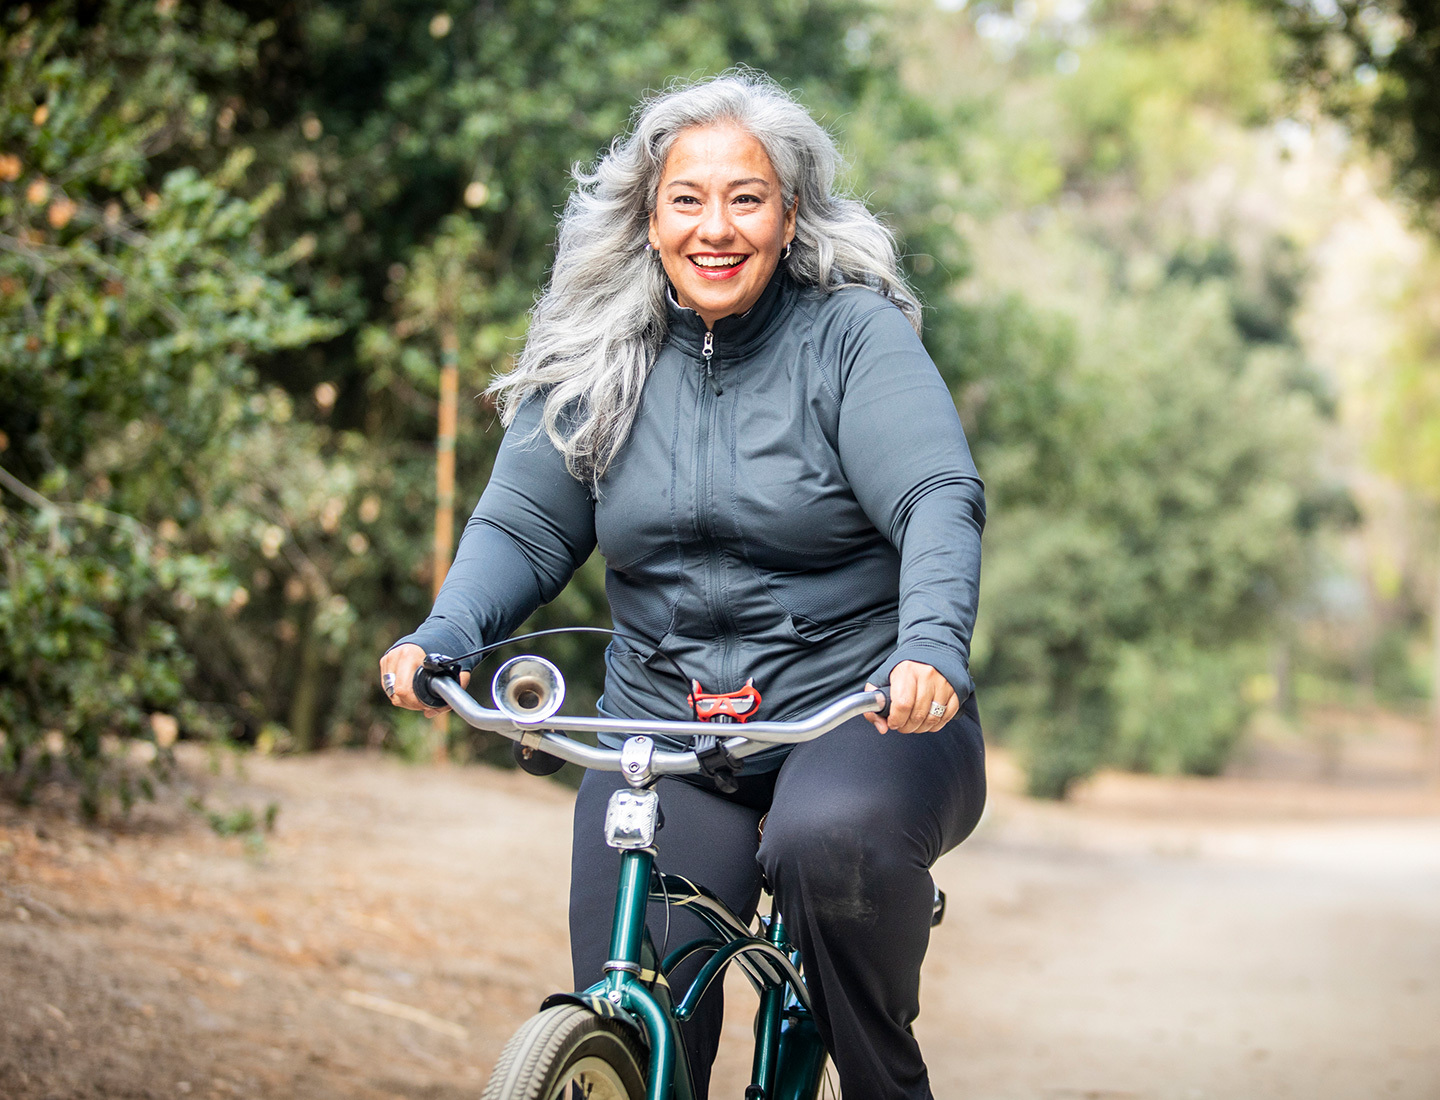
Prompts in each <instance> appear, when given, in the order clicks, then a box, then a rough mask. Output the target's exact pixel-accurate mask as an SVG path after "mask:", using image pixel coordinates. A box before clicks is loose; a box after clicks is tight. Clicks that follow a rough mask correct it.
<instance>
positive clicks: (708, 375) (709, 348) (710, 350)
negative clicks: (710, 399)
mask: <svg viewBox="0 0 1440 1100" xmlns="http://www.w3.org/2000/svg"><path fill="white" fill-rule="evenodd" d="M700 354H701V355H703V356H704V357H705V360H704V361H705V381H707V382H709V383H710V388H711V389H712V390H714V391H715V396H716V397H719V396H720V395H721V394H722V393H724V392H725V391H724V390H722V389H721V388H720V379H719V378H717V377H716V376H715V368H714V367H712V366H711V364H710V360H711V359H712V358H714V355H715V334H714V333H713V332H707V333H705V346H704V347H703V348H701V349H700Z"/></svg>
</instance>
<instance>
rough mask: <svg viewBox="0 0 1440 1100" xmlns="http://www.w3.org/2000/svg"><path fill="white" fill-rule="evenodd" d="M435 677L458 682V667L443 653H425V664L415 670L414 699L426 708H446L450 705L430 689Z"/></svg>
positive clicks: (452, 659) (453, 660)
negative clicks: (447, 678) (443, 677)
mask: <svg viewBox="0 0 1440 1100" xmlns="http://www.w3.org/2000/svg"><path fill="white" fill-rule="evenodd" d="M437 676H448V677H450V678H451V679H452V680H457V681H458V680H459V678H460V666H459V664H458V663H457V662H456V661H455V659H454V658H452V657H446V656H445V655H444V654H443V653H427V654H426V655H425V663H424V664H423V665H421V666H420V667H419V668H417V669H416V670H415V685H414V686H415V698H417V699H419V700H420V702H422V703H424V704H425V705H426V706H427V707H448V706H449V705H450V704H449V703H447V702H446V701H445V700H444V699H442V698H441V697H440V696H439V695H438V694H437V693H436V691H435V689H434V688H433V687H431V684H432V683H433V681H434V679H435V677H437Z"/></svg>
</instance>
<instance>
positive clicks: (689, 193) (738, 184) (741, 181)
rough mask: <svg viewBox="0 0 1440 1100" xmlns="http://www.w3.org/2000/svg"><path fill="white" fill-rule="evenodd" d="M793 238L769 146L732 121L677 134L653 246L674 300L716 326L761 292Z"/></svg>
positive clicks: (653, 221) (654, 218) (653, 225)
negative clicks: (671, 288) (765, 146)
mask: <svg viewBox="0 0 1440 1100" xmlns="http://www.w3.org/2000/svg"><path fill="white" fill-rule="evenodd" d="M794 236H795V207H794V205H793V204H792V205H791V207H790V209H788V210H787V209H786V208H785V201H784V198H783V197H782V195H781V193H780V180H779V177H777V176H776V175H775V169H774V168H773V167H772V166H771V164H770V158H769V157H768V156H766V155H765V148H764V146H762V145H761V144H760V143H759V142H758V141H756V140H755V138H753V137H752V136H751V135H750V134H749V133H748V132H746V131H745V130H742V129H741V128H740V127H738V126H736V125H734V124H720V125H715V126H696V127H693V128H692V129H689V130H684V131H682V132H681V133H680V135H679V136H678V137H677V138H676V139H675V144H674V145H673V146H671V148H670V155H669V157H668V158H666V161H665V170H664V172H662V173H661V175H660V188H659V193H658V194H657V196H656V203H655V212H654V213H653V214H651V215H650V245H651V247H653V248H654V249H655V250H656V251H657V252H659V253H660V262H661V264H663V265H664V267H665V274H666V275H668V276H670V283H671V285H672V286H673V287H674V288H675V298H676V300H677V301H678V302H679V303H680V304H681V305H682V306H685V307H686V308H687V309H693V310H694V311H695V312H696V313H698V314H700V316H701V317H702V318H704V320H705V324H706V325H707V326H709V327H711V328H713V327H714V325H715V322H716V321H718V320H719V319H720V318H721V317H729V316H731V315H733V314H739V313H744V312H745V311H746V310H747V309H749V308H750V307H751V306H753V305H754V304H755V303H756V301H758V300H759V298H760V293H761V292H762V291H763V290H764V289H765V284H766V283H768V282H769V281H770V276H771V275H773V274H774V272H775V265H776V264H778V263H779V262H780V253H781V251H782V250H783V249H784V248H785V246H786V245H787V244H789V243H790V241H791V239H792V238H793V237H794Z"/></svg>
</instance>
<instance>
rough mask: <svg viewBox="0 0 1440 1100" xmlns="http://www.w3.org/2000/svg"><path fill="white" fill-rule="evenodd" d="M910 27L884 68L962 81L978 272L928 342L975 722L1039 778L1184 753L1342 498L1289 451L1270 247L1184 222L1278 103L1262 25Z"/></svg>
mask: <svg viewBox="0 0 1440 1100" xmlns="http://www.w3.org/2000/svg"><path fill="white" fill-rule="evenodd" d="M917 18H918V21H919V25H920V31H919V33H918V34H917V39H918V40H921V41H924V42H927V43H930V44H931V45H930V52H929V55H928V57H921V58H918V59H917V60H915V61H914V62H913V63H912V65H913V72H912V77H911V78H912V80H913V81H915V82H917V83H922V82H923V83H924V84H925V85H926V86H940V87H944V86H945V82H946V79H947V77H946V71H947V69H948V68H950V67H951V66H952V65H953V59H954V58H956V57H959V58H960V59H961V66H960V67H961V68H962V69H963V71H964V72H965V74H966V76H965V78H964V80H963V81H958V82H954V83H952V84H951V86H950V87H949V88H948V89H947V91H948V94H949V95H951V96H953V97H957V98H958V97H961V96H964V95H966V94H967V89H973V88H979V89H982V90H984V91H983V98H982V99H981V102H980V104H979V105H978V106H976V107H974V108H973V109H972V112H971V118H972V122H971V126H970V132H969V137H968V140H969V145H970V147H971V149H972V151H973V156H972V158H971V175H970V178H969V179H968V181H967V182H966V185H965V187H964V188H963V191H964V195H965V198H964V199H963V200H962V203H961V206H962V207H964V208H965V211H964V213H963V214H961V215H960V220H961V221H962V223H963V224H965V225H967V226H968V227H969V232H970V235H971V237H972V243H973V245H974V247H975V248H976V253H977V260H976V263H977V265H978V275H979V278H978V279H977V280H975V285H973V286H961V287H959V288H957V290H956V291H952V293H951V294H949V295H948V296H947V297H948V303H947V306H946V307H945V309H946V310H947V311H948V312H950V313H952V314H953V315H954V316H953V317H952V319H950V320H949V322H948V328H949V330H950V331H953V332H956V333H958V334H959V336H960V339H959V341H958V344H957V346H956V348H955V350H954V352H953V353H952V354H949V355H945V356H937V358H939V359H940V361H941V363H942V369H945V370H947V371H948V372H949V376H950V378H951V381H952V386H953V387H954V390H955V393H956V398H957V405H958V407H959V408H960V410H961V414H962V417H964V418H965V422H966V428H967V431H968V433H969V434H970V437H971V441H972V446H973V449H974V451H975V456H976V461H977V464H978V465H979V467H980V469H981V471H982V473H983V475H984V476H985V478H986V484H987V497H988V499H989V502H990V511H991V518H990V522H989V524H988V526H987V530H986V552H985V560H986V565H985V571H984V576H983V586H982V599H981V621H980V624H979V628H978V631H977V636H976V644H975V653H974V659H973V664H974V666H975V670H976V676H977V681H978V682H979V683H980V684H981V685H983V687H982V691H981V695H982V705H983V707H984V710H985V714H986V719H987V730H988V731H990V732H992V733H994V734H996V735H998V736H1000V737H1001V738H1002V739H1004V740H1006V741H1008V742H1009V743H1011V744H1012V745H1013V746H1014V747H1015V748H1016V749H1017V750H1018V751H1019V753H1020V756H1021V759H1022V761H1023V763H1024V764H1025V768H1026V774H1027V782H1028V787H1029V789H1030V791H1031V792H1032V793H1034V794H1038V795H1043V796H1048V797H1060V796H1063V795H1064V794H1065V793H1066V791H1067V790H1068V789H1069V787H1070V786H1071V784H1073V783H1074V782H1075V780H1077V779H1079V778H1082V777H1083V776H1085V775H1087V774H1089V773H1090V772H1092V771H1093V770H1094V769H1095V768H1097V767H1099V766H1101V765H1104V764H1117V765H1121V766H1125V767H1131V768H1137V769H1141V770H1150V771H1162V772H1199V773H1213V772H1215V771H1217V770H1219V769H1220V768H1221V767H1222V766H1223V764H1224V762H1225V760H1226V758H1227V755H1228V753H1229V751H1230V749H1231V747H1232V746H1233V745H1234V744H1235V743H1236V742H1237V740H1238V738H1239V737H1240V736H1241V734H1242V732H1243V730H1244V728H1245V725H1246V721H1247V719H1248V716H1249V714H1250V712H1251V711H1252V710H1253V708H1254V705H1255V702H1256V699H1255V698H1254V693H1253V691H1250V690H1249V688H1248V685H1250V684H1252V683H1253V682H1254V681H1255V677H1256V675H1257V674H1258V673H1261V672H1263V671H1264V669H1265V665H1266V661H1267V646H1266V643H1267V641H1269V640H1271V639H1273V638H1275V637H1276V636H1278V635H1279V634H1281V633H1283V631H1284V630H1285V629H1286V628H1287V627H1286V622H1287V619H1286V614H1285V612H1286V609H1287V608H1288V607H1290V606H1291V605H1292V603H1293V601H1294V600H1295V598H1296V597H1297V596H1300V595H1302V594H1303V593H1305V592H1306V590H1307V587H1308V584H1309V580H1310V576H1311V558H1312V556H1313V552H1312V549H1311V546H1312V542H1313V539H1314V535H1315V533H1316V531H1317V529H1319V528H1320V527H1322V526H1325V525H1328V524H1331V523H1333V522H1334V521H1335V519H1336V518H1337V517H1338V516H1340V515H1342V514H1343V513H1344V511H1345V507H1344V505H1345V503H1346V502H1345V499H1344V496H1343V493H1342V494H1337V493H1336V491H1335V490H1334V489H1333V487H1331V486H1328V485H1326V484H1324V483H1322V482H1321V481H1320V479H1319V477H1318V475H1317V473H1316V470H1315V463H1314V460H1313V456H1314V454H1315V450H1316V447H1317V445H1318V438H1319V432H1318V429H1319V425H1320V422H1321V420H1322V418H1323V417H1324V416H1325V415H1326V414H1327V413H1328V411H1329V406H1330V399H1329V395H1328V392H1327V388H1326V386H1325V385H1324V384H1323V383H1322V382H1321V380H1320V379H1319V377H1318V376H1317V375H1316V373H1315V372H1314V371H1313V370H1312V369H1311V368H1310V367H1309V365H1308V364H1307V363H1306V362H1305V361H1304V358H1303V356H1302V354H1301V352H1300V350H1299V348H1298V341H1297V339H1296V337H1295V334H1294V332H1293V329H1292V316H1293V313H1294V311H1295V308H1296V306H1297V304H1298V301H1299V299H1300V289H1301V284H1302V280H1303V278H1304V275H1305V272H1304V265H1303V262H1302V261H1301V259H1300V257H1299V255H1298V251H1297V249H1296V247H1295V246H1294V245H1293V244H1292V243H1291V242H1289V241H1288V240H1287V239H1286V238H1284V237H1283V236H1280V235H1277V234H1276V233H1275V232H1274V231H1273V230H1271V229H1269V228H1268V227H1265V226H1263V225H1252V224H1245V223H1244V222H1243V221H1237V220H1235V219H1233V218H1230V219H1225V218H1221V219H1208V222H1207V220H1206V219H1201V218H1197V217H1195V216H1194V215H1192V213H1191V210H1192V208H1194V207H1196V206H1197V205H1198V204H1197V203H1196V201H1195V200H1194V198H1193V188H1194V184H1195V181H1196V180H1197V179H1198V178H1200V177H1201V176H1203V174H1204V173H1205V172H1207V171H1209V170H1211V168H1212V166H1213V165H1214V164H1215V163H1217V161H1219V160H1220V159H1221V157H1222V154H1223V153H1224V152H1225V151H1226V150H1227V149H1230V148H1232V147H1233V146H1234V145H1235V144H1236V143H1237V142H1238V141H1243V139H1244V135H1245V134H1247V133H1248V132H1250V131H1251V130H1252V129H1254V128H1256V127H1257V126H1258V125H1259V124H1261V123H1264V122H1265V121H1266V119H1267V112H1268V111H1269V109H1270V105H1271V104H1272V103H1274V102H1277V101H1278V94H1277V84H1276V74H1275V58H1276V57H1277V55H1278V47H1277V41H1278V39H1277V36H1276V34H1275V33H1274V31H1273V29H1271V28H1270V27H1269V26H1268V25H1267V24H1266V23H1265V21H1264V20H1263V19H1261V18H1260V17H1259V16H1258V15H1257V14H1256V13H1255V12H1254V11H1253V9H1251V8H1249V7H1246V6H1245V5H1244V4H1237V3H1187V2H1183V0H1180V2H1174V3H1166V4H1158V5H1157V4H1142V3H1122V2H1113V3H1108V4H1097V5H1092V6H1091V7H1090V8H1089V10H1088V12H1087V10H1086V9H1085V8H1084V7H1083V6H1077V5H1064V4H1058V3H1057V4H1050V5H1046V4H1036V5H1028V6H1027V5H1008V4H999V3H979V4H972V5H970V6H969V7H968V8H967V9H966V10H965V11H964V12H963V13H960V14H948V15H947V14H935V13H933V12H932V13H927V14H922V15H920V16H918V17H917ZM950 79H951V80H952V81H953V80H954V78H953V77H952V78H950ZM969 94H971V96H972V99H973V98H974V95H975V93H973V92H971V93H969Z"/></svg>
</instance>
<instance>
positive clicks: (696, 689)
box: [685, 676, 760, 722]
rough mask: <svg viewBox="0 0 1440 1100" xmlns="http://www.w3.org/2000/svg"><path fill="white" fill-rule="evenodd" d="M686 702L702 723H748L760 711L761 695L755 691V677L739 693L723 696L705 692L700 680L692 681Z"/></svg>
mask: <svg viewBox="0 0 1440 1100" xmlns="http://www.w3.org/2000/svg"><path fill="white" fill-rule="evenodd" d="M685 701H686V702H687V703H689V704H690V706H691V707H692V708H693V709H694V711H695V716H696V717H697V718H699V719H700V721H702V722H714V721H720V722H747V721H749V720H750V719H751V718H754V717H755V712H756V711H757V710H759V709H760V693H759V692H758V691H756V690H755V678H754V677H753V676H752V677H751V678H750V679H748V680H746V681H745V686H744V687H743V688H741V689H740V690H739V691H727V692H724V693H723V694H722V693H720V692H715V691H703V690H701V687H700V681H699V680H691V681H690V694H689V695H688V696H687V697H686V699H685Z"/></svg>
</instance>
